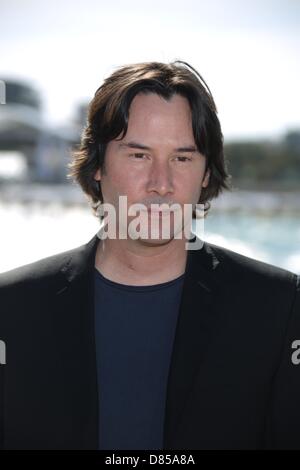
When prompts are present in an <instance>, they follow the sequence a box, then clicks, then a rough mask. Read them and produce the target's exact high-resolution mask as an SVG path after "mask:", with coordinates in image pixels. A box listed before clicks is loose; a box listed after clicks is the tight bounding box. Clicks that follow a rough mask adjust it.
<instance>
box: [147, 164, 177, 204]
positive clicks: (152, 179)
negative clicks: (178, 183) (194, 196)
mask: <svg viewBox="0 0 300 470" xmlns="http://www.w3.org/2000/svg"><path fill="white" fill-rule="evenodd" d="M147 190H148V191H149V192H151V191H154V192H156V193H157V194H159V195H161V196H164V195H166V194H168V193H173V191H174V187H173V175H172V169H171V168H170V166H169V163H168V162H162V161H158V160H156V161H153V162H152V165H151V169H150V171H149V176H148V183H147Z"/></svg>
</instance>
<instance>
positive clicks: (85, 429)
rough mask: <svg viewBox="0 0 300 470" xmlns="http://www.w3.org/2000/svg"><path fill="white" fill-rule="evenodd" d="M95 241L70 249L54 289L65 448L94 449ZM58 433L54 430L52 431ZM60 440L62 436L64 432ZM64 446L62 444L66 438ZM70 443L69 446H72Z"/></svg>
mask: <svg viewBox="0 0 300 470" xmlns="http://www.w3.org/2000/svg"><path fill="white" fill-rule="evenodd" d="M98 242H99V238H98V235H97V234H96V235H95V236H94V237H93V238H92V239H91V240H90V241H89V242H88V243H87V244H85V245H83V246H81V247H79V248H76V249H75V250H71V252H70V254H69V256H68V257H67V258H66V261H65V263H64V265H63V266H62V268H61V270H60V274H61V275H62V281H61V282H60V284H59V286H58V287H57V289H56V293H55V297H56V308H55V311H56V312H57V315H58V317H57V320H56V323H57V325H56V326H57V327H56V330H55V341H56V345H55V346H56V349H57V350H58V354H59V360H60V365H59V371H57V374H60V376H59V377H60V380H61V381H62V390H61V394H62V397H63V398H62V405H61V406H63V407H64V408H63V410H62V412H61V415H62V416H64V417H66V418H65V419H66V421H67V423H66V424H65V429H67V433H68V435H70V441H71V442H70V444H69V447H68V448H77V449H97V448H98V385H97V370H96V353H95V335H94V263H95V256H96V248H97V245H98ZM57 432H58V433H59V432H60V430H59V429H58V430H57ZM64 439H65V441H67V439H68V437H67V436H65V438H64ZM66 445H68V443H67V442H66ZM73 446H74V447H73Z"/></svg>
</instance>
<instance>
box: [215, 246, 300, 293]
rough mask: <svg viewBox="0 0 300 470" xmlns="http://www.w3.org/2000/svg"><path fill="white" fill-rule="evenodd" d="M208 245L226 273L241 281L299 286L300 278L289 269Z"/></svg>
mask: <svg viewBox="0 0 300 470" xmlns="http://www.w3.org/2000/svg"><path fill="white" fill-rule="evenodd" d="M206 244H207V247H208V250H211V251H212V252H213V254H214V256H215V257H216V258H217V259H218V261H219V262H220V263H221V264H222V265H223V267H225V269H226V271H227V272H228V273H229V272H230V273H231V275H234V274H235V275H236V276H237V277H238V278H239V279H241V280H242V279H247V280H251V279H253V280H257V281H270V282H271V283H273V284H274V282H275V283H276V282H279V283H280V284H281V286H282V285H283V283H285V284H287V285H293V287H296V286H297V285H299V279H300V276H299V275H297V274H295V273H293V272H291V271H289V270H288V269H284V268H281V267H279V266H275V265H273V264H270V263H267V262H264V261H260V260H257V259H254V258H250V257H248V256H245V255H242V254H240V253H237V252H235V251H232V250H230V249H228V248H224V247H221V246H218V245H214V244H212V243H207V242H206Z"/></svg>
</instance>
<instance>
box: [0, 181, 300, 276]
mask: <svg viewBox="0 0 300 470" xmlns="http://www.w3.org/2000/svg"><path fill="white" fill-rule="evenodd" d="M48 190H49V188H48ZM15 194H16V192H15ZM51 194H52V195H53V194H54V193H53V189H52V191H51ZM40 196H41V195H40ZM77 197H78V194H77ZM80 197H82V196H80ZM23 199H24V198H23ZM35 199H36V200H35ZM51 199H53V200H54V202H53V201H52V202H49V200H48V199H47V198H46V196H45V194H44V195H43V197H39V198H35V197H31V198H29V200H28V201H27V202H24V200H23V201H22V200H20V198H16V201H15V202H12V201H13V197H12V194H11V195H10V198H9V200H7V198H5V197H3V198H1V199H0V201H1V202H0V223H1V231H0V241H1V243H0V272H4V271H7V270H9V269H13V268H15V267H18V266H21V265H23V264H27V263H30V262H32V261H35V260H38V259H41V258H44V257H46V256H50V255H52V254H55V253H59V252H62V251H65V250H69V249H71V248H75V247H77V246H79V245H82V244H83V243H86V242H88V241H89V240H90V239H91V238H92V237H93V236H94V235H95V234H96V232H97V231H98V230H99V221H98V219H97V218H96V217H94V216H93V214H92V212H91V209H90V208H89V206H88V202H87V201H86V200H84V198H83V197H82V199H81V202H79V201H76V202H75V203H74V202H73V203H72V201H71V199H72V198H70V200H68V202H67V203H66V199H65V202H62V201H63V200H64V199H63V198H62V197H61V195H60V194H59V189H57V190H56V191H55V198H54V197H52V198H51ZM75 199H76V198H75ZM79 199H80V198H79ZM221 206H222V210H220V206H219V207H218V206H216V208H215V209H214V208H212V210H211V212H210V214H209V216H208V217H207V218H206V219H205V223H204V239H205V240H207V241H209V242H211V243H214V244H216V245H219V246H223V247H225V248H229V249H231V250H233V251H236V252H239V253H242V254H244V255H246V256H249V257H251V258H255V259H259V260H262V261H265V262H268V263H270V264H274V265H276V266H280V267H282V268H285V269H288V270H290V271H292V272H295V273H297V274H300V213H299V212H297V211H294V212H284V211H280V212H276V211H271V212H268V211H267V212H265V211H264V212H261V211H259V210H258V209H255V208H253V207H252V208H251V211H249V210H248V211H247V210H243V211H241V210H240V211H234V212H231V211H228V210H227V209H226V207H224V204H223V203H222V204H221ZM244 207H245V206H244Z"/></svg>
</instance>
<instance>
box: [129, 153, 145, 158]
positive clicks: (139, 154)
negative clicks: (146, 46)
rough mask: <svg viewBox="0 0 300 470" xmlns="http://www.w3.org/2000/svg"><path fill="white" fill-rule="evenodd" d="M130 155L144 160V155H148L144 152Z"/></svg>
mask: <svg viewBox="0 0 300 470" xmlns="http://www.w3.org/2000/svg"><path fill="white" fill-rule="evenodd" d="M129 156H130V157H133V158H134V159H135V160H142V159H143V157H146V155H145V154H144V153H132V154H130V155H129Z"/></svg>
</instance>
